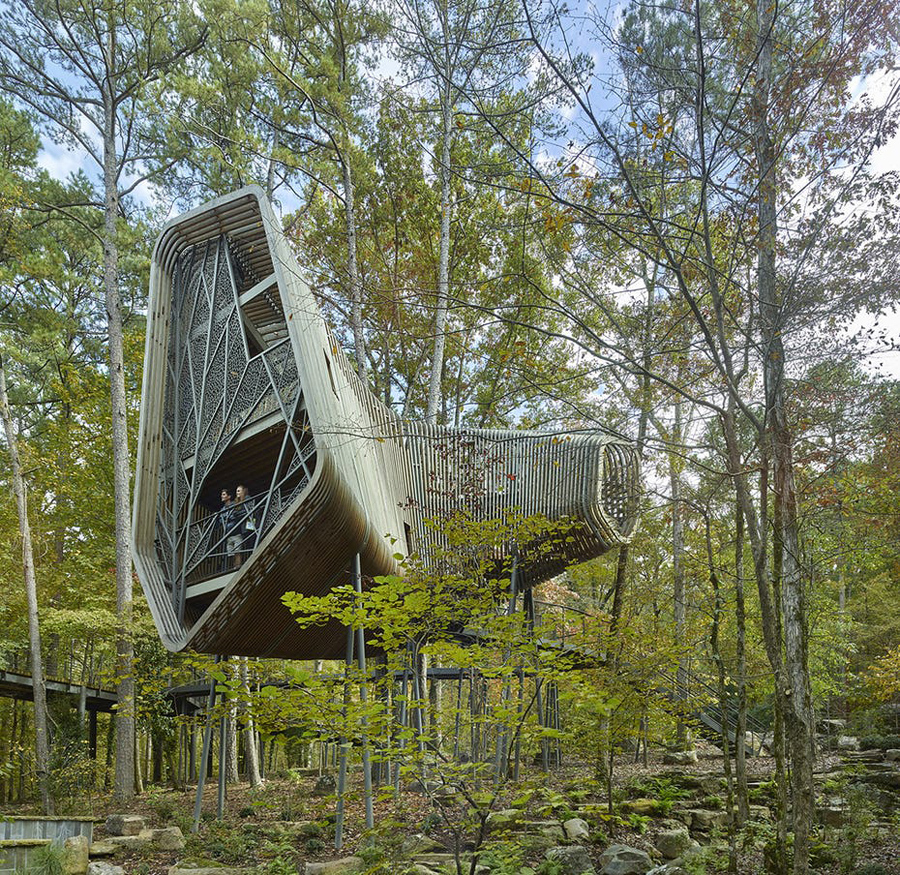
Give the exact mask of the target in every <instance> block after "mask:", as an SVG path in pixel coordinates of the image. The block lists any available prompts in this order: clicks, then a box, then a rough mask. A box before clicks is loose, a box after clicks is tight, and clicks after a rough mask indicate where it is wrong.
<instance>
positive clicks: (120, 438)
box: [103, 28, 135, 802]
mask: <svg viewBox="0 0 900 875" xmlns="http://www.w3.org/2000/svg"><path fill="white" fill-rule="evenodd" d="M114 41H115V28H110V35H109V43H108V45H107V51H108V54H109V57H108V64H107V66H108V68H109V69H112V68H113V66H114V58H115V42H114ZM109 89H110V85H109V84H108V83H105V84H104V93H103V99H104V106H105V124H104V132H103V187H104V214H103V219H104V223H103V286H104V291H105V293H106V318H107V326H108V327H107V336H108V343H109V387H110V400H111V403H112V445H113V489H114V498H115V516H116V519H115V529H116V618H117V621H118V629H117V633H116V658H117V664H116V693H117V697H118V708H117V709H116V778H115V785H114V795H115V797H116V799H118V800H119V801H123V802H124V801H128V800H129V799H131V797H132V796H133V795H134V775H135V766H134V733H135V730H134V676H133V663H134V646H133V644H132V640H131V613H132V570H131V516H130V514H131V489H130V473H131V460H130V458H129V454H128V420H127V407H126V403H125V350H124V334H123V328H122V302H121V298H120V295H119V249H118V242H117V239H116V222H117V220H118V216H119V189H118V168H117V164H118V160H117V156H116V112H115V105H114V102H113V97H112V93H111V91H110V90H109Z"/></svg>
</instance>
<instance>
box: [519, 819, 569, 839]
mask: <svg viewBox="0 0 900 875" xmlns="http://www.w3.org/2000/svg"><path fill="white" fill-rule="evenodd" d="M525 829H527V830H528V832H530V833H532V834H533V835H539V836H543V837H544V838H545V839H550V841H553V842H562V841H565V838H566V834H565V832H564V831H563V828H562V826H561V825H560V823H559V821H558V820H527V821H525Z"/></svg>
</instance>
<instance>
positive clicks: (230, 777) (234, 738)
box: [225, 702, 240, 784]
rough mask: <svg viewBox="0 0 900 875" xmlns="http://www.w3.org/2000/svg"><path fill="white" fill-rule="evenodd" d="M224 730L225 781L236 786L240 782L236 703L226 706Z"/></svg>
mask: <svg viewBox="0 0 900 875" xmlns="http://www.w3.org/2000/svg"><path fill="white" fill-rule="evenodd" d="M225 728H226V732H225V735H226V756H225V781H226V783H228V784H237V782H238V781H239V780H240V775H239V774H238V731H237V703H236V702H231V704H230V705H229V706H228V717H227V718H226V723H225Z"/></svg>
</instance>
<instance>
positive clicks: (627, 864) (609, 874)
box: [600, 845, 653, 875]
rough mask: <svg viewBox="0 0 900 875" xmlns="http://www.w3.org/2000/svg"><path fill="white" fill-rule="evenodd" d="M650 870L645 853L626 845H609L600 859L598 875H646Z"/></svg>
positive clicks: (651, 864)
mask: <svg viewBox="0 0 900 875" xmlns="http://www.w3.org/2000/svg"><path fill="white" fill-rule="evenodd" d="M652 868H653V860H651V859H650V855H649V854H648V853H647V852H646V851H642V850H640V849H639V848H631V847H629V846H628V845H610V846H609V847H608V848H607V849H606V850H605V851H604V852H603V855H602V856H601V857H600V875H646V873H647V872H649V871H650V870H651V869H652Z"/></svg>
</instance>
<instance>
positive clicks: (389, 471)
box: [133, 187, 638, 658]
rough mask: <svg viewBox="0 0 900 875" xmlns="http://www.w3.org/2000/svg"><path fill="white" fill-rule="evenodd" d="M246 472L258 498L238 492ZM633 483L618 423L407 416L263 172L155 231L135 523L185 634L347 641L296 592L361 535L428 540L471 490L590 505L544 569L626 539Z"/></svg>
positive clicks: (258, 646) (177, 636)
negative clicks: (358, 360) (296, 243)
mask: <svg viewBox="0 0 900 875" xmlns="http://www.w3.org/2000/svg"><path fill="white" fill-rule="evenodd" d="M238 484H243V485H244V486H246V487H247V490H248V492H249V493H250V495H249V498H247V499H246V501H245V502H243V503H241V504H240V505H239V506H232V507H231V508H230V509H229V508H223V505H222V502H221V500H220V493H221V490H222V489H223V488H225V489H227V490H228V491H229V492H230V493H231V494H232V495H233V494H234V492H235V488H236V487H237V485H238ZM637 496H638V473H637V458H636V455H635V452H634V450H633V448H632V447H631V446H630V445H629V444H628V443H627V442H625V441H622V440H620V439H617V438H614V437H612V436H610V435H608V434H605V433H600V432H590V433H584V432H581V433H574V434H567V435H547V434H541V433H537V432H522V431H502V430H474V429H464V430H454V429H448V428H442V427H437V426H430V425H426V424H423V423H416V422H403V421H401V420H400V419H399V418H398V417H397V416H396V415H395V414H394V413H393V412H392V411H391V410H390V409H388V408H387V407H385V406H384V405H383V404H381V403H380V402H379V401H378V400H377V399H376V398H375V397H374V396H373V395H372V394H371V392H370V391H369V390H368V388H367V387H366V386H365V385H364V384H363V382H362V381H361V380H360V379H359V378H358V377H357V375H356V374H355V372H354V371H353V369H352V368H351V367H350V364H349V362H348V361H347V359H346V358H345V356H344V355H343V353H342V351H341V350H340V348H339V347H338V346H337V344H336V343H335V341H334V339H333V337H332V336H331V334H330V333H329V331H328V329H327V328H326V326H325V324H324V322H323V320H322V318H321V316H320V314H319V311H318V308H317V306H316V303H315V301H314V299H313V296H312V294H311V293H310V290H309V288H308V287H307V285H306V283H305V282H304V281H303V279H302V278H301V276H300V273H299V269H298V267H297V264H296V262H295V260H294V259H293V257H292V255H291V253H290V251H289V248H288V246H287V243H286V241H285V239H284V237H283V235H282V234H281V232H280V228H279V226H278V224H277V222H276V219H275V217H274V214H273V212H272V210H271V207H270V205H269V204H268V202H267V201H266V199H265V197H264V195H263V193H262V191H261V190H260V189H258V188H256V187H250V188H247V189H242V190H241V191H238V192H236V193H235V194H232V195H228V196H226V197H223V198H219V199H218V200H215V201H213V202H212V203H209V204H207V205H205V206H203V207H200V208H198V209H196V210H193V211H191V212H189V213H186V214H185V215H183V216H181V217H179V218H178V219H175V220H174V221H172V222H170V223H169V224H168V225H167V226H166V228H165V229H164V231H163V233H162V234H161V235H160V238H159V240H158V242H157V244H156V247H155V249H154V254H153V261H152V267H151V280H150V314H149V323H148V329H147V345H146V357H145V371H144V385H143V397H142V409H141V425H140V438H139V447H138V470H137V477H136V484H135V500H134V518H133V539H134V556H135V564H136V567H137V571H138V575H139V577H140V580H141V583H142V585H143V587H144V590H145V592H146V595H147V598H148V601H149V603H150V606H151V610H152V611H153V616H154V619H155V621H156V624H157V627H158V629H159V632H160V636H161V637H162V640H163V642H164V643H165V644H166V646H167V647H169V648H170V649H173V650H181V649H184V648H187V647H191V648H194V649H196V650H199V651H204V652H210V653H226V654H245V655H252V656H285V657H293V658H308V657H322V658H327V657H332V656H339V655H340V654H341V653H342V649H343V643H344V635H343V632H342V631H341V630H339V629H336V628H329V627H323V628H316V629H307V630H301V629H300V628H299V627H298V626H297V624H296V623H295V622H294V621H293V620H292V618H291V616H290V614H289V612H288V611H287V609H286V608H284V607H283V606H282V604H281V596H282V595H283V593H284V592H286V591H288V590H298V591H302V592H305V593H307V594H321V593H325V592H327V591H328V590H329V589H330V588H331V587H332V586H333V585H334V584H335V583H336V582H337V581H338V580H339V579H341V577H342V576H343V575H344V574H345V571H346V569H347V567H348V564H349V562H350V560H351V558H352V557H353V556H354V555H356V554H357V553H359V555H360V556H361V559H362V566H363V571H364V573H366V574H369V575H375V574H386V573H396V572H398V571H399V570H400V569H399V567H398V563H397V560H396V558H395V554H396V553H398V552H400V553H404V554H408V553H411V552H417V553H418V554H419V555H420V556H423V557H425V558H426V559H427V557H428V556H429V555H430V553H431V551H432V550H433V549H434V543H433V539H434V538H435V537H436V535H435V534H434V533H433V530H432V529H431V528H430V527H428V526H426V525H425V521H426V520H427V519H430V518H440V517H442V516H444V515H446V514H449V513H453V512H454V511H456V510H461V509H465V510H467V511H468V512H469V513H471V514H472V515H473V516H474V517H475V518H481V519H489V518H495V517H498V516H501V515H502V514H503V513H504V512H506V511H509V510H513V509H515V510H518V511H521V512H522V513H523V514H526V515H527V514H532V513H543V514H545V515H546V516H548V517H550V518H551V519H561V518H572V519H575V520H577V521H578V522H579V523H580V525H579V527H578V529H577V534H576V536H575V537H574V538H573V540H572V541H571V542H570V543H569V545H568V546H567V549H566V552H565V555H557V556H555V557H554V558H553V559H543V560H540V563H539V564H534V565H533V566H532V567H529V568H525V569H523V573H524V574H525V575H526V577H527V579H528V580H529V581H530V582H535V581H538V580H541V579H545V578H546V577H548V576H550V575H551V574H554V573H557V572H558V571H559V570H561V568H562V567H564V565H565V564H566V563H568V562H572V561H577V560H584V559H587V558H590V557H592V556H596V555H599V554H600V553H602V552H603V551H604V550H607V549H609V548H610V547H612V546H614V545H616V544H620V543H623V542H625V541H626V540H627V539H628V538H629V537H630V535H631V532H632V529H633V528H634V525H635V519H636V511H637Z"/></svg>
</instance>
